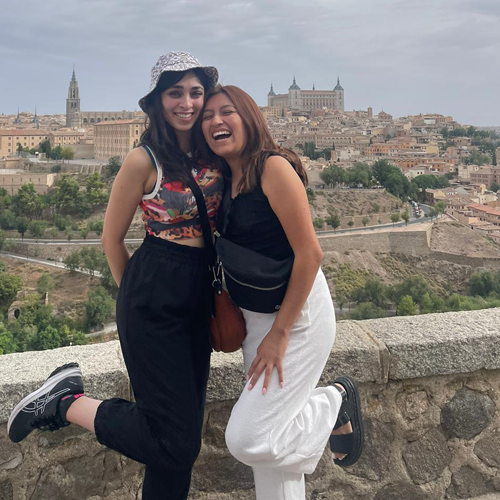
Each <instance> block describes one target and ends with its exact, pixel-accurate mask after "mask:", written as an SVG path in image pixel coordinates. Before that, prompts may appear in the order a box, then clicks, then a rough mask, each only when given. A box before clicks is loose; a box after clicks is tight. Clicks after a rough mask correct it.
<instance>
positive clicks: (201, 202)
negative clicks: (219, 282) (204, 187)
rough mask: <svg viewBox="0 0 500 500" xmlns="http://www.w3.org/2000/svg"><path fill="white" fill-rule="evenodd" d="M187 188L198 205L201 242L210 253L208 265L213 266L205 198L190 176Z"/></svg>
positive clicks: (212, 250)
mask: <svg viewBox="0 0 500 500" xmlns="http://www.w3.org/2000/svg"><path fill="white" fill-rule="evenodd" d="M188 184H189V188H190V189H191V191H192V193H193V195H194V197H195V199H196V204H197V205H198V214H199V216H200V223H201V230H202V233H203V240H204V242H205V247H206V248H207V249H208V251H209V252H210V263H211V265H213V264H214V263H215V260H216V254H215V247H214V243H213V241H212V230H211V229H210V222H209V221H208V213H207V205H206V203H205V198H204V197H203V193H202V192H201V189H200V186H198V183H197V182H196V181H195V179H194V177H193V176H192V175H189V177H188Z"/></svg>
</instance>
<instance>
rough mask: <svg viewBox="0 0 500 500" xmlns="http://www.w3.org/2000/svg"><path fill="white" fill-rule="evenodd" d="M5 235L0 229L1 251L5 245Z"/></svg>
mask: <svg viewBox="0 0 500 500" xmlns="http://www.w3.org/2000/svg"><path fill="white" fill-rule="evenodd" d="M5 239H6V237H5V233H4V232H3V231H2V230H1V229H0V250H2V248H3V246H4V245H5Z"/></svg>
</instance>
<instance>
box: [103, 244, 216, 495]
mask: <svg viewBox="0 0 500 500" xmlns="http://www.w3.org/2000/svg"><path fill="white" fill-rule="evenodd" d="M210 290H211V285H210V275H209V272H208V261H207V255H206V251H205V249H200V248H193V247H188V246H185V245H179V244H176V243H171V242H167V241H164V240H161V239H159V238H155V237H151V236H147V237H146V239H145V240H144V243H143V244H142V245H141V247H140V248H139V249H138V250H137V251H136V252H135V253H134V254H133V256H132V257H131V259H130V261H129V263H128V265H127V267H126V269H125V273H124V275H123V278H122V281H121V286H120V290H119V293H118V298H117V304H116V317H117V325H118V333H119V336H120V343H121V348H122V351H123V357H124V359H125V364H126V366H127V370H128V374H129V377H130V382H131V385H132V389H133V391H134V397H135V400H136V402H135V403H131V402H130V401H125V400H123V399H111V400H107V401H104V402H103V403H102V404H101V405H100V406H99V409H98V411H97V415H96V418H95V432H96V436H97V439H98V441H99V442H100V443H101V444H104V445H106V446H107V447H109V448H111V449H113V450H116V451H119V452H120V453H122V454H123V455H126V456H127V457H130V458H132V459H133V460H136V461H138V462H142V463H144V464H146V473H145V476H144V484H143V500H184V499H186V498H187V495H188V492H189V484H190V480H191V469H192V466H193V463H194V461H195V460H196V457H197V456H198V453H199V450H200V444H201V429H202V424H203V410H204V405H205V389H206V385H207V379H208V370H209V363H210V352H211V348H210V340H209V333H208V308H209V300H208V298H209V292H210Z"/></svg>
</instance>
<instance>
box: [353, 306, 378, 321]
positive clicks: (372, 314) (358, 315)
mask: <svg viewBox="0 0 500 500" xmlns="http://www.w3.org/2000/svg"><path fill="white" fill-rule="evenodd" d="M385 316H386V314H385V311H384V310H383V309H381V308H380V307H377V306H376V305H375V304H373V303H371V302H362V303H361V304H359V306H357V307H356V308H355V309H353V310H352V311H351V315H350V317H351V319H355V320H362V319H375V318H385Z"/></svg>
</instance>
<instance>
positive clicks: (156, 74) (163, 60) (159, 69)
mask: <svg viewBox="0 0 500 500" xmlns="http://www.w3.org/2000/svg"><path fill="white" fill-rule="evenodd" d="M195 68H199V69H201V70H202V71H203V72H204V73H205V75H206V76H207V80H208V86H209V89H210V88H213V87H215V86H216V85H217V81H218V80H219V72H218V71H217V68H214V67H213V66H202V65H201V64H200V63H199V62H198V59H196V57H194V56H192V55H191V54H188V53H187V52H181V51H176V52H169V53H168V54H166V55H163V56H161V57H160V58H159V59H158V62H157V63H156V64H155V65H154V66H153V68H152V69H151V83H150V85H149V92H148V93H147V94H146V95H145V96H144V97H143V98H142V99H140V100H139V106H140V107H141V109H142V110H143V111H146V107H147V100H148V97H149V96H150V95H151V94H152V92H153V91H154V90H155V88H156V86H157V85H158V82H159V81H160V78H161V75H163V73H165V72H167V71H188V70H190V69H195ZM207 90H208V89H207Z"/></svg>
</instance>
